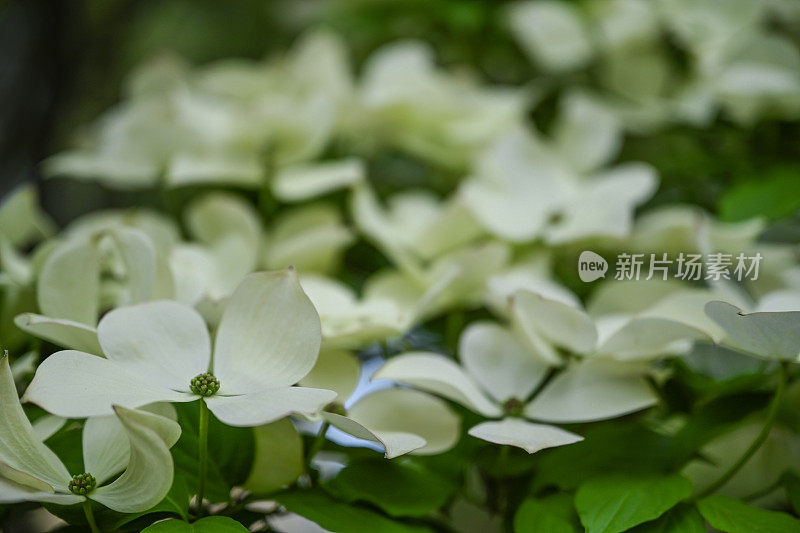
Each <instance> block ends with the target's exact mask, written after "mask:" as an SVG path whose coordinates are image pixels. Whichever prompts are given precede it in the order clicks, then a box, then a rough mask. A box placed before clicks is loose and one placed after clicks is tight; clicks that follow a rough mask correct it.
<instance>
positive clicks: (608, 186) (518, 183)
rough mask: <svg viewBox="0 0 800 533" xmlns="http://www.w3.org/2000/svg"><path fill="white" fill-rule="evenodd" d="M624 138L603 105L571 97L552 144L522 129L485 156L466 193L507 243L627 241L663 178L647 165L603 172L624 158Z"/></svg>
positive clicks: (577, 95) (467, 183)
mask: <svg viewBox="0 0 800 533" xmlns="http://www.w3.org/2000/svg"><path fill="white" fill-rule="evenodd" d="M587 125H588V126H587ZM620 134H621V131H620V128H619V124H618V123H617V121H616V119H615V118H614V117H613V116H612V115H610V114H609V113H608V112H607V111H606V110H605V109H604V108H603V107H602V106H600V105H599V104H597V103H596V102H594V101H593V100H592V99H591V98H589V97H587V96H586V95H584V94H581V93H574V94H571V95H568V97H567V98H566V99H565V103H564V104H563V106H562V110H561V114H560V115H559V119H558V122H557V124H556V126H555V133H554V137H553V139H552V140H551V141H550V142H549V143H548V142H547V141H544V140H542V139H538V138H536V137H535V136H534V134H533V133H532V132H529V131H526V130H524V129H522V128H518V129H515V130H510V131H508V132H507V133H506V134H505V135H504V136H502V137H500V138H499V139H498V140H497V141H495V142H494V143H493V144H492V145H491V146H490V147H489V148H488V149H486V150H485V151H484V152H483V153H482V154H481V155H480V157H478V159H477V161H476V163H475V166H474V169H473V173H472V175H471V176H470V177H469V178H467V180H466V181H465V182H464V183H463V184H462V186H461V189H460V194H461V196H462V198H463V201H464V202H465V203H466V205H467V206H468V207H469V208H470V210H471V211H472V213H473V214H474V216H475V217H476V218H477V219H478V220H479V222H480V223H481V224H482V225H483V227H484V228H485V229H486V230H487V231H489V232H491V233H492V234H494V235H496V236H498V237H500V238H503V239H506V240H510V241H515V242H526V241H531V240H535V239H538V238H543V239H544V240H545V241H546V242H548V243H550V244H559V243H564V242H571V241H575V240H578V239H582V238H587V237H615V238H621V237H625V236H626V235H628V233H629V232H630V229H631V224H632V218H633V210H634V208H635V207H636V206H638V205H639V204H641V203H642V202H644V201H645V200H647V199H648V198H649V197H650V196H651V195H652V194H653V192H654V191H655V188H656V185H657V182H658V179H657V177H656V173H655V170H654V169H653V168H652V167H650V166H649V165H646V164H644V163H636V162H630V163H624V164H621V165H618V166H616V167H612V168H609V169H602V168H601V167H602V165H604V164H606V163H608V162H609V161H611V159H613V157H614V156H615V155H616V153H617V151H618V149H619V141H620Z"/></svg>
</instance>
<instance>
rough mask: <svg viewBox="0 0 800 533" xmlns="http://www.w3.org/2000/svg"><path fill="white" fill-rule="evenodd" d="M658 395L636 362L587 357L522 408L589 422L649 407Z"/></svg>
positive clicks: (533, 414) (540, 415)
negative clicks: (619, 361) (632, 363)
mask: <svg viewBox="0 0 800 533" xmlns="http://www.w3.org/2000/svg"><path fill="white" fill-rule="evenodd" d="M656 402H658V397H657V396H656V394H655V392H654V391H653V390H652V388H651V387H650V386H649V385H648V383H647V381H646V380H645V379H644V377H643V376H642V372H641V370H640V369H638V368H637V367H636V365H633V366H632V365H630V364H629V363H617V362H613V361H605V360H603V359H588V360H586V361H584V362H582V363H578V364H576V365H574V366H571V367H568V368H567V369H566V370H564V371H563V372H562V373H561V374H559V375H557V376H556V377H555V378H553V380H552V381H550V382H548V384H547V385H546V386H545V387H544V389H543V390H542V391H541V392H540V393H539V394H537V395H536V397H535V398H534V399H533V401H532V402H531V403H529V404H528V406H527V407H526V408H525V416H527V417H529V418H533V419H536V420H543V421H546V422H561V423H572V422H591V421H595V420H604V419H607V418H614V417H617V416H622V415H625V414H628V413H632V412H634V411H639V410H641V409H644V408H646V407H650V406H652V405H654V404H655V403H656Z"/></svg>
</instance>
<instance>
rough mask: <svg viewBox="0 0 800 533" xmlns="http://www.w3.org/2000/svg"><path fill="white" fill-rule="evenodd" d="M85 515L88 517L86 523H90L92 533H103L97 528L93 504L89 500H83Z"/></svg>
mask: <svg viewBox="0 0 800 533" xmlns="http://www.w3.org/2000/svg"><path fill="white" fill-rule="evenodd" d="M83 514H85V515H86V521H87V522H88V523H89V529H91V531H92V533H101V531H100V528H99V527H97V522H96V521H95V519H94V511H92V502H90V501H89V500H88V499H85V500H83Z"/></svg>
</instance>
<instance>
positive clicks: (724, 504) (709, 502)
mask: <svg viewBox="0 0 800 533" xmlns="http://www.w3.org/2000/svg"><path fill="white" fill-rule="evenodd" d="M697 507H698V508H699V509H700V513H702V515H703V517H705V519H706V520H708V523H709V524H711V526H712V527H714V528H716V529H719V530H720V531H725V532H727V533H792V532H798V531H800V520H797V519H796V518H793V517H791V516H790V515H788V514H786V513H779V512H777V511H767V510H766V509H759V508H758V507H753V506H750V505H747V504H746V503H742V502H740V501H739V500H736V499H733V498H730V497H728V496H709V497H708V498H704V499H702V500H700V501H699V502H698V504H697Z"/></svg>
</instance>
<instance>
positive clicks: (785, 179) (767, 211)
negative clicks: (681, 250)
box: [719, 167, 800, 222]
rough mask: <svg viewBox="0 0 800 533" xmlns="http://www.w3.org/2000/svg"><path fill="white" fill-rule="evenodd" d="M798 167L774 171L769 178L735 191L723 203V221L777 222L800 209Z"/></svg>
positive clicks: (721, 203)
mask: <svg viewBox="0 0 800 533" xmlns="http://www.w3.org/2000/svg"><path fill="white" fill-rule="evenodd" d="M797 171H798V169H797V168H796V167H794V168H792V167H785V168H784V167H777V168H773V169H772V170H771V171H770V172H769V173H768V175H767V176H766V177H763V178H762V179H759V180H748V181H744V182H742V183H739V184H738V185H735V186H733V187H731V188H730V189H729V190H728V191H727V192H726V193H725V194H724V195H723V196H722V198H721V199H720V202H719V215H720V218H721V219H722V220H725V221H728V222H737V221H740V220H747V219H750V218H753V217H767V218H769V219H772V220H775V219H779V218H782V217H784V216H788V215H791V214H792V213H794V212H796V211H797V210H798V209H800V181H798V180H797Z"/></svg>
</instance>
